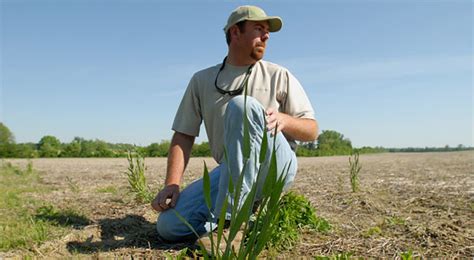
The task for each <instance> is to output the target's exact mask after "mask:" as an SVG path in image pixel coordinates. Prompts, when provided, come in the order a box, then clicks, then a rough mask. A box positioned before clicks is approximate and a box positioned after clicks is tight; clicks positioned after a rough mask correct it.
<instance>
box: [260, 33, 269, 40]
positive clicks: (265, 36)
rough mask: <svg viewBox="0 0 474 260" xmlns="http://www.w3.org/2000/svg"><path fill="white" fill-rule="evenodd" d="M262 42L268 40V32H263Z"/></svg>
mask: <svg viewBox="0 0 474 260" xmlns="http://www.w3.org/2000/svg"><path fill="white" fill-rule="evenodd" d="M261 39H262V42H266V41H267V40H268V39H270V32H265V33H264V34H263V35H262V37H261Z"/></svg>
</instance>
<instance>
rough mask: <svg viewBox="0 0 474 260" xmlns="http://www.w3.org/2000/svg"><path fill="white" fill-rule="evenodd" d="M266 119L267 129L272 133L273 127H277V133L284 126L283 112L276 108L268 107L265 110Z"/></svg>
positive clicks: (273, 131)
mask: <svg viewBox="0 0 474 260" xmlns="http://www.w3.org/2000/svg"><path fill="white" fill-rule="evenodd" d="M265 114H266V119H267V131H271V134H272V135H273V134H274V133H275V128H276V127H278V128H277V130H276V132H277V133H279V132H280V131H282V130H283V129H284V128H285V116H286V115H285V114H282V113H279V112H278V110H276V109H273V108H269V109H267V111H265Z"/></svg>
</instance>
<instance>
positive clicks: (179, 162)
mask: <svg viewBox="0 0 474 260" xmlns="http://www.w3.org/2000/svg"><path fill="white" fill-rule="evenodd" d="M194 139H195V137H194V136H190V135H186V134H183V133H179V132H175V133H174V135H173V138H172V139H171V145H170V150H169V153H168V167H167V169H166V180H165V187H164V188H163V189H162V190H161V191H160V192H158V194H157V195H156V197H155V199H154V200H153V201H152V202H151V206H152V207H153V208H154V209H155V210H156V211H158V212H161V211H165V210H167V209H169V208H173V207H174V206H176V201H177V200H178V197H179V185H180V183H181V177H182V176H183V173H184V169H186V165H188V161H189V156H190V155H191V149H192V147H193V144H194Z"/></svg>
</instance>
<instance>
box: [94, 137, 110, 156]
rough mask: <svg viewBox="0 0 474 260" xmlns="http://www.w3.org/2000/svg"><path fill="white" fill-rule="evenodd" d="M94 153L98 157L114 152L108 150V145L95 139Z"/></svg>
mask: <svg viewBox="0 0 474 260" xmlns="http://www.w3.org/2000/svg"><path fill="white" fill-rule="evenodd" d="M95 147H96V155H97V156H98V157H113V155H114V153H113V152H112V150H110V148H109V145H108V144H107V143H106V142H104V141H101V140H95Z"/></svg>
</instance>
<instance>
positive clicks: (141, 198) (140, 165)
mask: <svg viewBox="0 0 474 260" xmlns="http://www.w3.org/2000/svg"><path fill="white" fill-rule="evenodd" d="M127 159H128V169H127V171H126V172H125V174H126V175H127V179H128V183H129V184H130V189H131V191H132V192H133V193H134V194H135V199H136V200H137V201H138V202H141V203H149V202H151V201H152V200H153V198H154V194H153V193H152V192H151V191H150V188H149V187H148V185H147V181H146V178H145V170H146V167H145V159H144V158H143V157H142V156H141V155H140V154H138V153H132V152H130V151H129V152H128V156H127Z"/></svg>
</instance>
